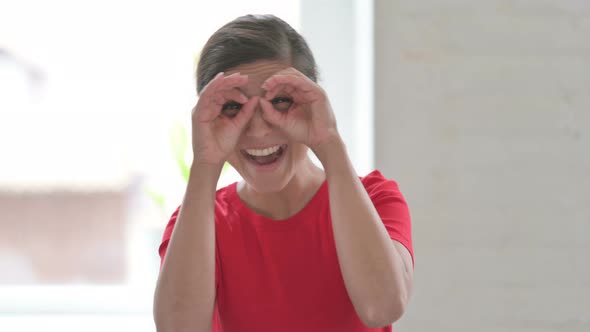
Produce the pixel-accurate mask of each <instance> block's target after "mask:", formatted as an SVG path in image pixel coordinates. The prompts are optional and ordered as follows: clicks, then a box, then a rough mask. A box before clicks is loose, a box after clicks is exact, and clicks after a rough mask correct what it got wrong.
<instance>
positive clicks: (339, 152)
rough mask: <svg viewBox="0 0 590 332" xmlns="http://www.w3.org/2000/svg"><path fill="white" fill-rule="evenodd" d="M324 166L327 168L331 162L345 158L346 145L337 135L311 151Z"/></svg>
mask: <svg viewBox="0 0 590 332" xmlns="http://www.w3.org/2000/svg"><path fill="white" fill-rule="evenodd" d="M311 150H312V151H313V153H314V154H315V155H316V157H318V159H319V161H320V162H321V163H322V165H323V166H324V169H325V168H327V167H329V166H330V165H331V164H332V163H333V162H338V161H339V160H340V159H342V158H344V157H346V144H344V141H343V140H342V138H341V137H340V136H339V135H335V136H334V137H333V138H331V139H329V140H326V141H324V142H322V143H321V144H318V145H316V146H315V147H313V148H312V149H311Z"/></svg>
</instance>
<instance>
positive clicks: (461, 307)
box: [375, 0, 590, 332]
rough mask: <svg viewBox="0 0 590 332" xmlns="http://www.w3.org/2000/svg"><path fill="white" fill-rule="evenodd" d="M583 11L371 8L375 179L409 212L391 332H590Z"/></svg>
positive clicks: (380, 3)
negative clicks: (399, 315)
mask: <svg viewBox="0 0 590 332" xmlns="http://www.w3.org/2000/svg"><path fill="white" fill-rule="evenodd" d="M589 36H590V2H588V1H571V0H570V1H548V0H545V1H500V0H494V1H492V0H490V1H477V2H476V1H467V0H445V1H439V0H429V1H411V0H396V1H392V0H376V2H375V38H376V41H375V46H376V49H375V66H376V68H375V75H376V78H375V88H376V91H375V93H376V94H375V104H376V114H375V130H376V141H375V149H376V150H375V157H376V166H377V167H378V168H380V169H382V170H383V171H384V173H385V174H386V175H388V176H390V177H392V178H394V179H397V180H398V182H399V184H400V188H401V190H402V191H403V192H404V193H405V195H406V198H407V199H408V202H409V204H410V208H411V212H412V217H413V226H414V240H415V252H416V289H415V294H414V297H413V299H412V302H411V305H410V308H409V310H408V312H407V314H406V315H405V316H404V318H403V319H402V321H401V322H399V324H397V327H398V330H399V331H439V332H445V331H510V332H519V331H522V332H524V331H547V332H549V331H571V332H573V331H579V332H582V331H589V330H590V310H588V309H589V308H590V283H589V280H590V265H589V264H588V257H587V256H588V253H590V238H589V237H588V234H590V177H589V176H588V170H590V135H588V132H589V130H590V93H589V92H590V38H589Z"/></svg>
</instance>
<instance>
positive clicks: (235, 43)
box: [197, 15, 317, 93]
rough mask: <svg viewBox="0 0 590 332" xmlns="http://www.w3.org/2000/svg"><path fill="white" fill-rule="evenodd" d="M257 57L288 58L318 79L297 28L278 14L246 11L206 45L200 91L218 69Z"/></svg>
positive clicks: (199, 67) (200, 69)
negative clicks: (254, 13)
mask: <svg viewBox="0 0 590 332" xmlns="http://www.w3.org/2000/svg"><path fill="white" fill-rule="evenodd" d="M257 60H279V61H286V62H287V63H290V64H291V66H293V67H295V68H296V69H297V70H299V71H300V72H302V73H303V74H304V75H306V76H307V77H309V78H310V79H311V80H313V81H314V82H317V68H316V63H315V59H314V58H313V54H312V53H311V50H310V49H309V46H307V43H306V42H305V39H303V37H302V36H301V35H300V34H299V33H298V32H297V31H295V30H294V29H293V28H292V27H291V26H290V25H289V24H288V23H287V22H285V21H283V20H281V19H280V18H278V17H276V16H274V15H246V16H241V17H238V18H236V19H235V20H233V21H231V22H229V23H227V24H226V25H224V26H223V27H221V28H220V29H219V30H217V31H216V32H215V33H214V34H213V35H212V36H211V37H210V38H209V40H208V41H207V43H206V44H205V46H204V47H203V50H202V51H201V55H200V59H199V63H198V65H197V93H201V91H202V90H203V88H204V87H205V86H206V85H207V83H209V81H211V80H212V79H213V77H215V75H217V73H219V72H222V71H226V70H228V69H230V68H233V67H236V66H239V65H243V64H247V63H252V62H255V61H257Z"/></svg>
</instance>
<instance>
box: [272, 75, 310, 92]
mask: <svg viewBox="0 0 590 332" xmlns="http://www.w3.org/2000/svg"><path fill="white" fill-rule="evenodd" d="M306 78H307V77H300V76H299V75H289V74H277V75H273V76H271V77H269V78H268V79H267V80H266V81H264V83H262V88H263V89H264V90H266V91H269V90H274V88H275V87H276V86H277V85H280V84H283V85H290V86H293V87H295V88H297V89H299V90H302V91H303V92H307V91H311V90H312V89H313V88H314V85H315V83H314V82H313V81H311V80H310V79H306Z"/></svg>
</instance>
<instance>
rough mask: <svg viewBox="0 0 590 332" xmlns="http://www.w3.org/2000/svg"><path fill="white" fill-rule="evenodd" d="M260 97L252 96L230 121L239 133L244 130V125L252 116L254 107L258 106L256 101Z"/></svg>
mask: <svg viewBox="0 0 590 332" xmlns="http://www.w3.org/2000/svg"><path fill="white" fill-rule="evenodd" d="M260 99H261V98H260V97H257V96H254V97H252V98H250V99H249V100H248V101H247V102H246V103H245V104H244V105H243V106H242V109H241V110H240V111H239V112H238V114H236V116H235V117H234V118H233V119H232V121H234V123H235V125H236V126H237V127H238V129H239V130H240V131H242V129H244V127H245V126H246V123H248V121H250V119H251V118H252V115H253V114H254V110H255V109H256V105H258V101H259V100H260Z"/></svg>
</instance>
